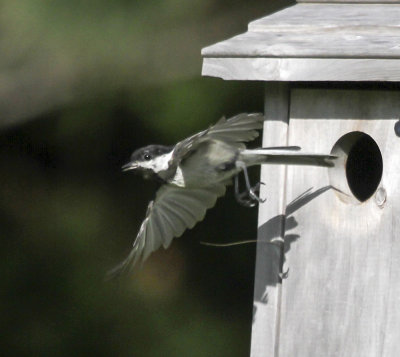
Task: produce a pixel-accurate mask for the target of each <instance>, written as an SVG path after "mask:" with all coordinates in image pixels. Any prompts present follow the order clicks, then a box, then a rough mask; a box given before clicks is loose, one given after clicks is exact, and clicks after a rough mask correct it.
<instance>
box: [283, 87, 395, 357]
mask: <svg viewBox="0 0 400 357" xmlns="http://www.w3.org/2000/svg"><path fill="white" fill-rule="evenodd" d="M399 116H400V93H399V92H398V91H387V90H337V89H294V90H292V91H291V94H290V113H289V130H288V144H289V145H299V146H301V147H302V149H303V150H304V151H305V152H323V153H330V152H332V153H333V154H334V155H337V162H336V165H335V167H333V168H329V169H321V168H318V167H304V166H290V167H287V172H286V182H285V199H286V216H285V222H286V224H284V257H283V268H282V273H281V274H282V278H283V279H282V287H281V292H280V304H279V306H278V308H277V314H278V316H279V318H278V325H277V328H278V335H279V346H278V347H277V348H278V349H279V356H288V357H289V356H290V357H293V356H398V355H400V309H399V303H400V283H399V277H400V233H399V229H400V190H399V186H400V167H399V157H400V133H399V130H398V125H399V124H398V123H399Z"/></svg>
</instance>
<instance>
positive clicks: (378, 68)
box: [202, 58, 400, 82]
mask: <svg viewBox="0 0 400 357" xmlns="http://www.w3.org/2000/svg"><path fill="white" fill-rule="evenodd" d="M202 75H203V76H211V77H219V78H222V79H225V80H263V81H388V82H398V81H400V61H398V60H396V59H386V60H373V59H323V58H312V59H309V58H205V59H204V60H203V70H202Z"/></svg>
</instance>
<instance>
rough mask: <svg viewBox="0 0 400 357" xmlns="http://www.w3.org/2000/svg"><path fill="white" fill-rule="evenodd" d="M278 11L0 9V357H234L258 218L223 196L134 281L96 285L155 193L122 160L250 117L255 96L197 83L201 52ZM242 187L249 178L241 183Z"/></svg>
mask: <svg viewBox="0 0 400 357" xmlns="http://www.w3.org/2000/svg"><path fill="white" fill-rule="evenodd" d="M289 3H290V2H288V1H286V2H285V1H282V2H272V1H271V2H270V3H268V2H267V3H266V2H265V1H256V0H251V1H250V2H246V3H243V2H240V1H231V2H228V3H227V2H222V1H217V0H207V1H198V0H191V1H187V2H180V1H176V0H168V1H160V0H152V1H146V2H144V1H132V0H114V1H103V0H101V1H99V0H97V1H85V2H84V1H78V0H70V1H65V0H52V1H42V2H36V1H33V0H19V1H12V0H6V1H2V2H1V4H0V27H1V29H2V34H1V36H0V50H1V51H2V56H1V57H2V58H1V59H0V71H1V72H0V74H1V78H2V80H1V81H0V128H1V129H2V130H1V132H0V234H1V239H0V244H1V250H0V252H1V253H0V254H1V257H0V266H1V272H2V274H1V275H2V279H0V285H1V287H0V311H1V319H0V324H1V334H0V354H1V355H4V356H88V355H95V356H243V355H247V354H248V352H249V343H250V332H251V323H252V309H253V306H252V294H253V279H254V277H253V274H254V258H255V246H254V245H243V246H239V247H234V248H225V249H221V248H212V247H205V246H201V245H199V241H212V242H227V241H235V240H242V239H254V238H255V236H256V219H257V209H250V210H249V209H245V208H243V207H241V206H239V205H238V204H237V203H236V202H235V200H234V199H233V197H232V190H231V189H230V190H229V191H228V194H227V196H226V197H225V198H223V199H220V200H219V202H218V203H217V206H216V207H215V208H213V209H212V210H210V211H209V212H208V214H207V216H206V219H205V220H204V221H203V222H201V223H200V224H198V225H197V226H196V227H195V228H194V229H193V230H190V231H187V232H186V233H185V234H184V235H183V237H182V238H180V239H176V240H175V241H174V243H173V245H172V247H171V248H170V249H168V250H167V251H164V250H161V251H159V252H157V253H155V254H153V255H152V256H151V258H150V259H149V260H148V262H147V263H146V264H145V265H144V267H143V268H142V269H140V270H137V271H136V272H134V273H133V274H132V275H131V276H129V277H126V278H124V279H120V280H119V281H112V282H107V283H105V282H104V281H103V277H104V273H105V272H106V270H107V269H109V268H111V267H113V266H114V265H115V264H116V263H118V262H119V261H120V260H121V259H123V258H124V257H125V254H127V253H128V251H129V249H130V246H131V244H132V242H133V239H134V237H135V236H136V232H137V230H138V228H139V226H140V223H141V220H142V219H143V216H144V214H145V211H146V207H147V204H148V201H149V200H150V199H151V198H152V197H153V196H154V193H155V190H156V189H157V185H156V184H155V183H152V182H144V181H143V180H142V179H141V178H140V177H136V176H134V175H130V174H122V173H121V171H120V167H121V165H122V164H123V163H125V161H126V160H128V158H129V156H130V153H131V152H132V151H133V150H134V149H136V148H138V147H140V146H143V145H147V144H150V143H160V144H172V143H174V142H176V141H177V140H180V139H182V138H184V137H186V136H187V135H191V134H193V133H194V132H196V131H198V130H201V129H203V128H205V127H207V126H208V125H210V124H212V123H213V122H215V121H216V120H218V119H219V117H221V116H222V115H226V116H230V115H234V114H236V113H239V112H252V111H262V110H263V84H262V83H254V82H224V81H221V80H218V79H213V78H202V77H201V75H200V73H201V57H200V49H201V47H203V46H205V45H208V44H211V43H214V42H216V41H219V40H222V39H223V38H226V37H229V36H232V35H234V34H235V33H238V32H243V31H244V30H245V26H246V24H247V23H248V22H249V21H250V20H251V19H254V18H256V17H260V16H262V15H265V14H266V13H268V12H270V11H272V10H273V9H276V8H277V7H278V6H279V7H282V6H285V5H288V4H289ZM255 174H257V172H255Z"/></svg>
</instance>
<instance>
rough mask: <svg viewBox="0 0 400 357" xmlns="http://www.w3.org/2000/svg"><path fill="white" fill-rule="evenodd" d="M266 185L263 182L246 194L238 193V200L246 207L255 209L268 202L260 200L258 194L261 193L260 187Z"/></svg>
mask: <svg viewBox="0 0 400 357" xmlns="http://www.w3.org/2000/svg"><path fill="white" fill-rule="evenodd" d="M261 185H265V184H264V183H263V182H259V183H257V184H256V185H254V186H252V187H251V188H250V189H249V190H246V191H244V192H241V193H239V192H237V193H236V195H235V196H236V200H237V201H238V202H239V203H240V204H241V205H242V206H245V207H254V206H256V205H257V204H259V203H264V202H265V201H266V200H265V199H262V198H260V196H259V195H258V194H257V193H258V192H260V186H261Z"/></svg>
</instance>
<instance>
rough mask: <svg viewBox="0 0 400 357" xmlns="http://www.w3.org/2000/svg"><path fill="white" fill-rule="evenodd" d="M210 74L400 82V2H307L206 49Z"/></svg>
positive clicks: (206, 68)
mask: <svg viewBox="0 0 400 357" xmlns="http://www.w3.org/2000/svg"><path fill="white" fill-rule="evenodd" d="M202 56H203V69H202V74H203V75H204V76H212V77H219V78H223V79H226V80H262V81H388V82H398V81H400V3H399V1H393V2H389V3H388V2H385V3H382V2H380V3H376V2H375V3H371V4H369V3H368V2H367V3H366V2H362V3H361V2H357V3H347V2H346V3H343V1H341V3H338V2H335V3H330V2H321V3H319V2H318V3H315V2H309V1H304V2H301V3H299V4H297V5H294V6H292V7H289V8H286V9H283V10H281V11H279V12H277V13H274V14H272V15H269V16H266V17H264V18H261V19H259V20H256V21H253V22H251V23H250V24H249V29H248V31H247V32H246V33H244V34H241V35H238V36H235V37H232V38H230V39H228V40H226V41H222V42H218V43H216V44H214V45H212V46H208V47H205V48H204V49H203V50H202Z"/></svg>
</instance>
